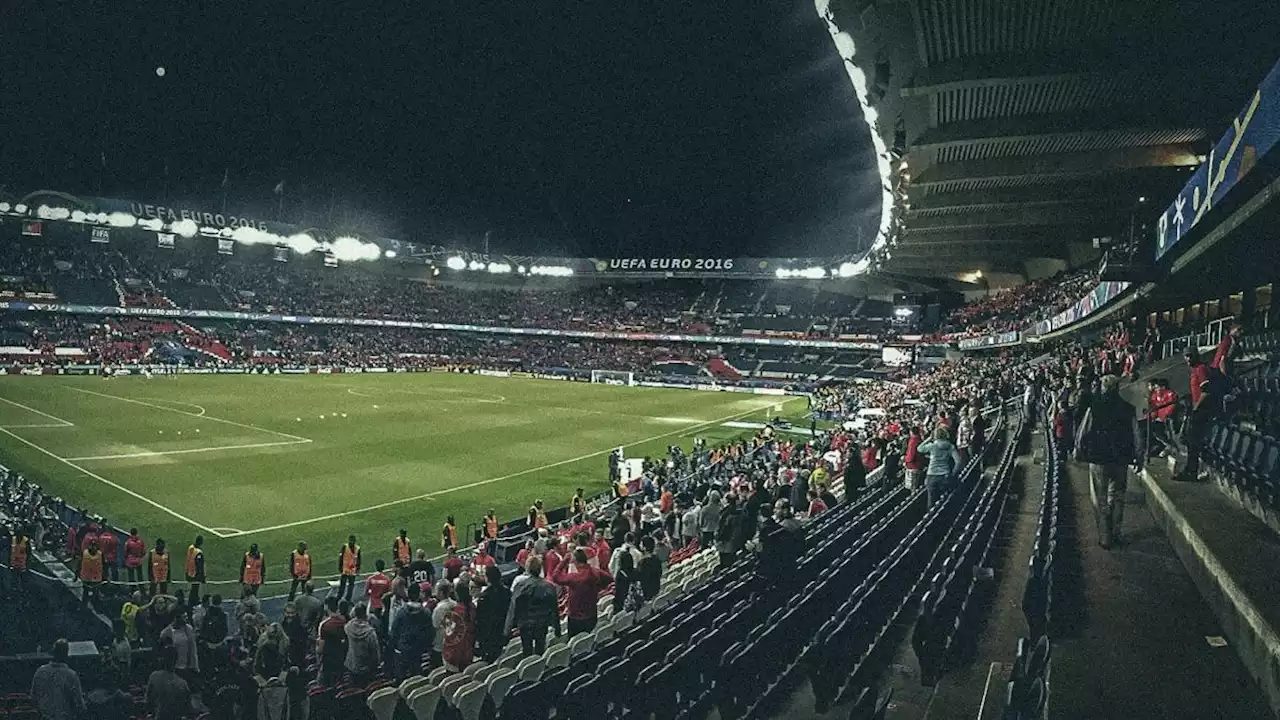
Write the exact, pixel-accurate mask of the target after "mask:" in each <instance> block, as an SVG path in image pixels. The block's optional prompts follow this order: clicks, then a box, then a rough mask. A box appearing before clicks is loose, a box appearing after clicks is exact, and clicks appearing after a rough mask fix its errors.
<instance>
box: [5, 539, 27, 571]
mask: <svg viewBox="0 0 1280 720" xmlns="http://www.w3.org/2000/svg"><path fill="white" fill-rule="evenodd" d="M30 553H31V541H30V540H28V539H27V538H26V537H23V536H16V537H14V538H13V544H12V549H11V550H10V551H9V567H11V568H13V569H14V570H26V569H27V556H28V555H30Z"/></svg>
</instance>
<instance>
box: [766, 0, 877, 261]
mask: <svg viewBox="0 0 1280 720" xmlns="http://www.w3.org/2000/svg"><path fill="white" fill-rule="evenodd" d="M813 4H814V9H815V10H817V12H818V17H820V18H822V19H823V20H824V21H825V22H826V23H827V31H828V32H829V33H831V39H832V42H834V43H835V46H836V52H837V53H839V55H840V58H841V59H842V60H843V61H844V70H845V73H846V74H847V75H848V76H849V80H850V82H852V83H853V89H854V94H855V95H857V97H858V105H859V106H860V107H861V108H862V117H863V119H864V120H865V121H866V123H867V127H868V128H869V129H870V130H871V143H872V145H873V146H874V147H875V151H876V168H877V169H878V170H879V172H880V187H881V196H880V227H879V229H878V230H877V232H876V238H875V240H874V241H873V242H872V243H871V248H870V249H869V250H868V251H867V254H866V255H864V256H863V258H862V259H861V260H859V261H858V262H856V263H845V264H844V265H841V266H840V267H839V268H838V276H839V277H849V276H851V275H860V274H862V273H865V272H867V271H868V270H869V269H871V267H872V264H873V262H874V261H875V260H878V259H888V257H889V255H888V250H889V248H890V247H891V246H892V245H893V242H894V240H895V238H894V237H893V235H894V232H893V228H894V215H895V212H894V211H895V208H894V190H893V188H894V177H893V160H892V156H891V155H890V153H889V148H888V147H887V146H886V145H885V142H884V137H883V136H882V135H881V134H880V127H879V120H880V115H879V113H878V112H876V109H875V108H874V107H872V105H871V101H870V98H869V95H868V87H867V75H866V73H865V72H863V71H862V68H860V67H858V66H857V64H856V63H854V61H853V59H854V55H855V54H856V51H857V47H856V45H855V43H854V41H853V37H852V36H851V35H849V33H847V32H844V31H842V30H841V29H840V27H839V26H838V25H836V22H835V15H834V14H832V12H831V7H830V5H831V0H814V3H813ZM846 266H850V267H848V268H846ZM792 272H795V271H792ZM798 272H802V273H811V274H813V275H814V276H815V277H818V278H821V277H823V276H824V274H825V273H824V271H823V270H822V268H807V269H805V270H801V271H798ZM819 273H824V274H819ZM846 273H847V274H846ZM832 276H837V273H836V272H833V273H832ZM778 277H782V275H781V271H780V272H779V275H778ZM805 277H807V276H805Z"/></svg>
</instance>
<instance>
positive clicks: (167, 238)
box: [156, 233, 173, 250]
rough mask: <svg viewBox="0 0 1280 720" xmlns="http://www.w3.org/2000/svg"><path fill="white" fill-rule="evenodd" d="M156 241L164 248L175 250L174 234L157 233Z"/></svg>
mask: <svg viewBox="0 0 1280 720" xmlns="http://www.w3.org/2000/svg"><path fill="white" fill-rule="evenodd" d="M156 241H157V242H158V243H159V245H160V247H162V248H165V249H167V250H172V249H173V233H156Z"/></svg>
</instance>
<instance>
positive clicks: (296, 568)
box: [291, 550, 311, 578]
mask: <svg viewBox="0 0 1280 720" xmlns="http://www.w3.org/2000/svg"><path fill="white" fill-rule="evenodd" d="M291 563H292V565H293V576H294V577H299V578H308V577H311V554H310V553H301V554H299V553H298V551H297V550H294V551H293V560H292V561H291Z"/></svg>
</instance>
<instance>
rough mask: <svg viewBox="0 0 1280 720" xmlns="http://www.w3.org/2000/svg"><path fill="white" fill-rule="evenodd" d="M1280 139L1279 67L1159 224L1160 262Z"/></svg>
mask: <svg viewBox="0 0 1280 720" xmlns="http://www.w3.org/2000/svg"><path fill="white" fill-rule="evenodd" d="M1277 140H1280V63H1277V64H1276V66H1275V67H1273V68H1272V69H1271V72H1270V73H1269V74H1268V75H1267V77H1266V79H1264V80H1263V81H1262V83H1261V84H1260V85H1259V86H1258V89H1257V91H1255V92H1254V93H1253V96H1252V97H1250V98H1249V102H1248V103H1247V104H1246V105H1245V107H1244V110H1241V111H1240V114H1239V115H1237V116H1236V117H1235V119H1234V120H1232V121H1231V127H1230V128H1229V129H1228V130H1227V132H1226V134H1225V135H1223V136H1222V139H1221V140H1219V141H1218V144H1217V145H1215V146H1214V147H1213V150H1211V151H1210V152H1209V158H1208V159H1207V160H1206V161H1205V162H1204V163H1203V164H1201V165H1200V167H1199V168H1198V169H1196V172H1195V174H1194V175H1192V176H1191V180H1190V181H1189V182H1187V184H1186V186H1185V187H1183V188H1182V192H1180V193H1178V197H1176V198H1174V200H1173V202H1172V203H1171V204H1170V205H1169V207H1168V209H1166V210H1165V211H1164V213H1163V214H1161V215H1160V217H1159V219H1158V220H1157V222H1156V259H1157V260H1159V259H1160V258H1162V257H1164V255H1165V253H1167V252H1169V251H1170V250H1172V249H1173V248H1174V246H1176V245H1177V244H1178V242H1179V241H1181V240H1182V238H1183V237H1185V236H1186V235H1187V233H1188V232H1190V231H1191V229H1192V228H1194V227H1195V226H1196V224H1197V223H1199V222H1200V220H1201V219H1203V218H1204V216H1205V213H1207V212H1209V210H1211V209H1212V208H1213V207H1215V206H1216V205H1217V204H1218V203H1219V202H1221V200H1222V199H1223V198H1224V197H1226V195H1227V193H1229V192H1231V188H1233V187H1235V185H1236V184H1237V183H1238V182H1240V180H1241V179H1243V178H1244V177H1245V176H1246V175H1248V174H1249V172H1250V171H1251V170H1253V168H1254V166H1255V165H1257V163H1258V160H1259V159H1260V158H1262V157H1263V156H1264V155H1266V154H1267V153H1268V152H1269V151H1270V150H1271V148H1272V147H1274V146H1275V144H1276V142H1277Z"/></svg>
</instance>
